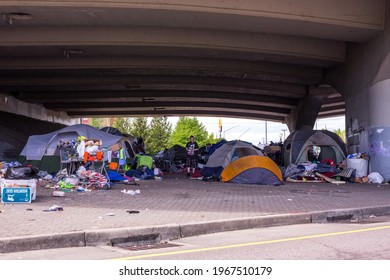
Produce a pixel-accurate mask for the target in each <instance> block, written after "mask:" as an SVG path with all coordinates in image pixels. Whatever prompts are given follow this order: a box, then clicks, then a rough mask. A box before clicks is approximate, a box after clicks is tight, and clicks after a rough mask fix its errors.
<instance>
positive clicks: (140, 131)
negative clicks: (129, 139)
mask: <svg viewBox="0 0 390 280" xmlns="http://www.w3.org/2000/svg"><path fill="white" fill-rule="evenodd" d="M148 130H149V128H148V119H147V118H146V117H136V118H134V119H133V120H132V122H131V125H130V129H129V131H130V135H131V136H134V137H142V139H144V142H145V143H146V142H147V140H148V136H149V134H148Z"/></svg>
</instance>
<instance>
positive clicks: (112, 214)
mask: <svg viewBox="0 0 390 280" xmlns="http://www.w3.org/2000/svg"><path fill="white" fill-rule="evenodd" d="M106 216H115V213H107V214H106Z"/></svg>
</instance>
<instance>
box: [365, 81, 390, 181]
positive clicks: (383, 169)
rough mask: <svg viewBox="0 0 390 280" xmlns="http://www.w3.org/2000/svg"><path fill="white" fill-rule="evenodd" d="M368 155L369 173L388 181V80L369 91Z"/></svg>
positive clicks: (389, 162)
mask: <svg viewBox="0 0 390 280" xmlns="http://www.w3.org/2000/svg"><path fill="white" fill-rule="evenodd" d="M368 133H369V142H370V147H369V153H370V168H371V171H375V172H379V173H380V174H381V175H382V176H383V177H384V178H385V180H386V181H388V180H390V79H386V80H383V81H380V82H378V83H376V84H375V85H373V86H372V87H371V88H370V89H369V131H368Z"/></svg>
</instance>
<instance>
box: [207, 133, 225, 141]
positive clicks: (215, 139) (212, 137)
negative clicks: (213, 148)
mask: <svg viewBox="0 0 390 280" xmlns="http://www.w3.org/2000/svg"><path fill="white" fill-rule="evenodd" d="M222 139H223V138H215V135H214V134H213V133H210V134H209V136H208V137H207V140H206V144H215V143H218V142H219V141H221V140H222Z"/></svg>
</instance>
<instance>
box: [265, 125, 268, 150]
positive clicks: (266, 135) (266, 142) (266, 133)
mask: <svg viewBox="0 0 390 280" xmlns="http://www.w3.org/2000/svg"><path fill="white" fill-rule="evenodd" d="M267 126H268V124H267V121H265V145H267V144H268V131H267V130H268V127H267Z"/></svg>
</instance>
